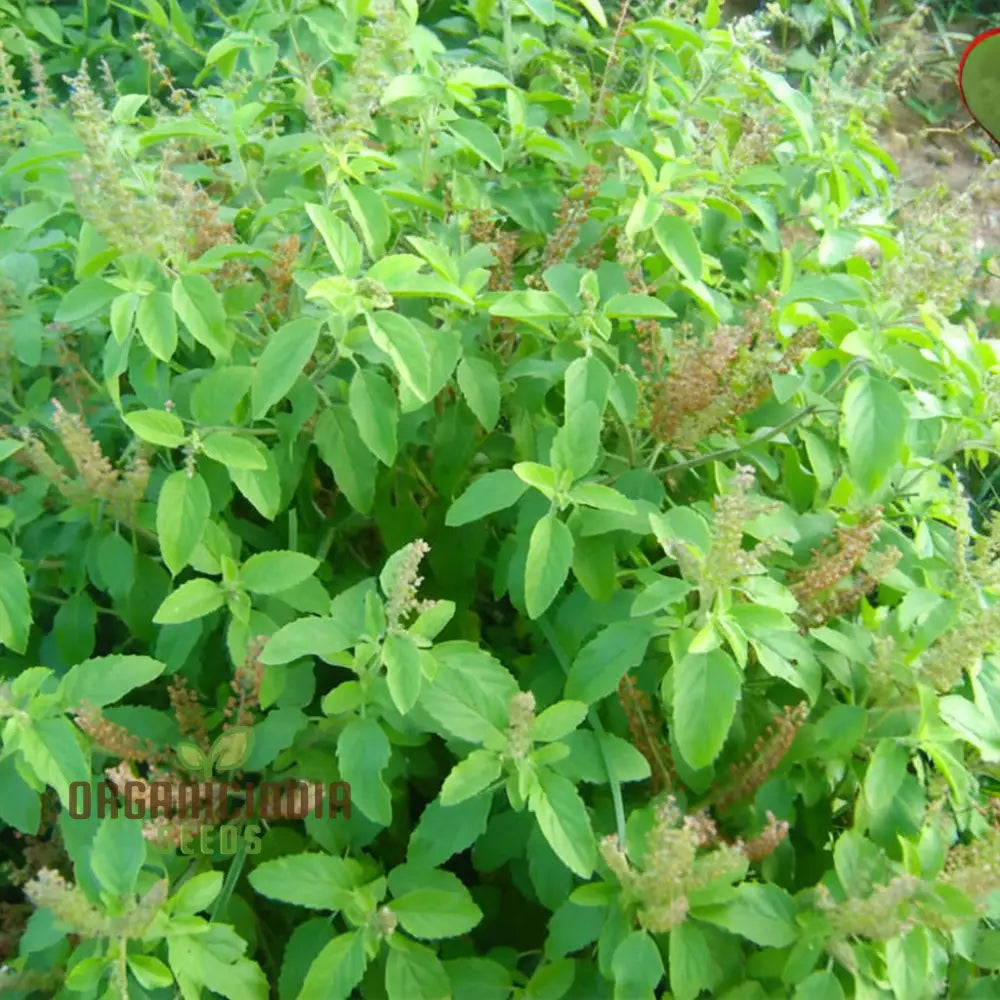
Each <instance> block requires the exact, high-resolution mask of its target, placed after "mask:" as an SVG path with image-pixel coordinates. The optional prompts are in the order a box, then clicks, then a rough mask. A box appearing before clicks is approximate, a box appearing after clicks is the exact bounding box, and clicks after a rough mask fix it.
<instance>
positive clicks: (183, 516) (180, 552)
mask: <svg viewBox="0 0 1000 1000" xmlns="http://www.w3.org/2000/svg"><path fill="white" fill-rule="evenodd" d="M211 509H212V500H211V497H210V496H209V492H208V486H207V485H206V483H205V480H204V479H202V477H201V476H199V475H198V474H197V473H196V474H195V475H194V476H188V474H187V472H184V471H178V472H172V473H171V474H170V475H169V476H167V478H166V479H165V480H164V482H163V486H162V488H161V489H160V496H159V498H158V499H157V502H156V534H157V536H158V538H159V542H160V552H161V553H162V554H163V561H164V562H165V563H166V564H167V569H169V570H170V573H171V575H172V576H176V575H177V574H178V573H179V572H180V571H181V570H182V569H183V568H184V567H185V566H187V564H188V562H189V561H190V560H191V556H192V554H193V553H194V550H195V549H196V548H197V547H198V543H199V542H200V541H201V536H202V533H203V532H204V530H205V525H206V524H207V523H208V517H209V514H210V512H211Z"/></svg>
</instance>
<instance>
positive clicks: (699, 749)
mask: <svg viewBox="0 0 1000 1000" xmlns="http://www.w3.org/2000/svg"><path fill="white" fill-rule="evenodd" d="M673 674H674V676H673V686H674V692H673V694H674V699H673V700H674V704H673V719H674V733H675V735H676V739H677V746H678V748H679V749H680V751H681V753H682V754H683V755H684V760H685V761H687V763H688V765H689V766H690V767H692V768H693V769H695V770H697V769H699V768H702V767H708V765H709V764H711V763H712V762H713V761H714V760H715V759H716V757H717V756H718V755H719V751H721V749H722V745H723V743H725V741H726V736H727V735H728V733H729V727H730V726H731V725H732V721H733V718H734V716H735V715H736V704H737V702H738V701H739V699H740V691H741V681H742V678H741V675H740V671H739V668H738V667H737V666H736V664H735V663H734V662H733V660H732V658H731V657H730V656H729V655H728V654H727V653H725V652H723V650H721V649H714V650H712V651H711V652H708V653H688V654H687V655H686V656H684V657H682V658H681V660H680V661H679V662H677V663H676V664H674V671H673Z"/></svg>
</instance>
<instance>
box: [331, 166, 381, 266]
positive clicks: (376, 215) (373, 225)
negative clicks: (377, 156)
mask: <svg viewBox="0 0 1000 1000" xmlns="http://www.w3.org/2000/svg"><path fill="white" fill-rule="evenodd" d="M341 191H342V194H343V196H344V201H346V202H347V207H348V209H349V210H350V213H351V217H352V218H353V219H354V221H355V222H356V223H357V225H358V229H359V230H360V232H361V237H362V239H363V240H364V242H365V247H366V248H367V250H368V255H369V256H370V257H371V259H372V260H378V259H379V258H380V257H381V256H382V255H383V254H384V252H385V246H386V243H388V241H389V234H390V233H391V232H392V221H391V219H390V218H389V213H388V211H387V210H386V207H385V203H384V202H383V201H382V196H381V195H380V194H379V193H378V192H377V191H375V190H374V189H372V188H370V187H367V186H365V185H364V184H345V185H344V186H343V187H342V188H341Z"/></svg>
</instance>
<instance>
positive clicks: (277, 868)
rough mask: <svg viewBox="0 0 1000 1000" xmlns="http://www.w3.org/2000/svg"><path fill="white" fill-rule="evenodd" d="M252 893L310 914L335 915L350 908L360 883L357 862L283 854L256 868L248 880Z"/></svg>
mask: <svg viewBox="0 0 1000 1000" xmlns="http://www.w3.org/2000/svg"><path fill="white" fill-rule="evenodd" d="M248 877H249V880H250V884H251V885H252V886H253V888H254V891H255V892H259V893H260V894H261V895H262V896H267V897H268V898H269V899H277V900H280V901H281V902H283V903H292V904H294V905H295V906H306V907H308V908H309V909H311V910H330V911H334V912H335V911H338V910H342V909H344V908H345V907H348V906H350V905H351V899H352V892H353V890H354V889H355V888H357V887H358V886H359V885H361V884H362V882H363V872H362V869H361V866H360V865H359V864H358V862H357V861H354V860H352V859H350V858H338V857H334V856H333V855H331V854H311V853H305V854H286V855H285V856H284V857H281V858H276V859H275V860H273V861H265V862H263V863H262V864H259V865H257V867H256V868H254V870H253V871H252V872H251V873H250V875H249V876H248Z"/></svg>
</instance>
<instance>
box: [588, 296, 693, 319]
mask: <svg viewBox="0 0 1000 1000" xmlns="http://www.w3.org/2000/svg"><path fill="white" fill-rule="evenodd" d="M604 315H605V316H607V317H608V318H609V319H673V318H674V317H676V316H677V313H675V312H674V311H673V309H671V308H670V307H669V306H668V305H667V304H666V303H664V302H661V301H660V300H659V299H656V298H653V296H651V295H633V294H631V293H626V294H621V295H612V296H611V298H610V299H608V301H607V302H606V303H605V305H604Z"/></svg>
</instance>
